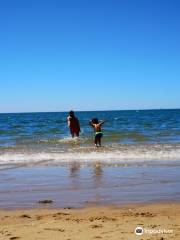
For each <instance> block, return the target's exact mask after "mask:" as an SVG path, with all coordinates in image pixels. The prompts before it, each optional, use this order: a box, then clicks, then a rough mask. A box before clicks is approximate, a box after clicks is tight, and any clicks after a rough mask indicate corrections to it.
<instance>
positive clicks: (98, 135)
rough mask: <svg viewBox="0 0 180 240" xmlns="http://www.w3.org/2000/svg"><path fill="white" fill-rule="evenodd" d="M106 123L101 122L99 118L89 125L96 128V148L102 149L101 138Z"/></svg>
mask: <svg viewBox="0 0 180 240" xmlns="http://www.w3.org/2000/svg"><path fill="white" fill-rule="evenodd" d="M104 123H105V121H99V120H98V119H97V118H93V119H92V120H91V121H90V122H89V124H90V125H91V127H93V128H94V132H95V136H94V144H95V147H101V138H102V136H103V133H102V130H101V126H102V125H103V124H104Z"/></svg>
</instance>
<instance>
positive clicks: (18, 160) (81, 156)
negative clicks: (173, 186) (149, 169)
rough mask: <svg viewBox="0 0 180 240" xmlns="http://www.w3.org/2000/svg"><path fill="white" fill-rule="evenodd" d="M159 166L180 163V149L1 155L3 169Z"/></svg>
mask: <svg viewBox="0 0 180 240" xmlns="http://www.w3.org/2000/svg"><path fill="white" fill-rule="evenodd" d="M148 161H151V162H154V163H157V162H158V161H161V162H162V161H168V162H172V161H180V148H179V147H174V146H173V147H172V146H171V145H164V146H161V145H160V146H158V145H155V146H148V145H147V146H143V145H142V146H138V147H136V146H126V147H125V146H122V147H119V148H118V149H116V148H113V147H112V148H110V149H109V148H104V149H103V148H102V149H97V150H94V149H92V148H87V149H86V148H85V149H81V148H79V149H75V150H72V151H71V152H68V151H67V152H4V153H3V154H1V155H0V165H1V166H2V165H16V164H25V165H32V164H33V165H39V164H40V165H43V164H44V165H47V164H48V165H54V164H60V163H71V162H79V163H93V162H102V163H107V164H111V163H112V164H113V163H120V164H121V163H122V164H131V163H137V162H141V163H147V162H148Z"/></svg>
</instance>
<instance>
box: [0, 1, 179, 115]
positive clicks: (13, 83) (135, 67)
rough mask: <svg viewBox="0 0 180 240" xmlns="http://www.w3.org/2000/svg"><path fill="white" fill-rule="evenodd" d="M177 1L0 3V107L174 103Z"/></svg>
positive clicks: (96, 107)
mask: <svg viewBox="0 0 180 240" xmlns="http://www.w3.org/2000/svg"><path fill="white" fill-rule="evenodd" d="M179 12H180V1H178V0H6V1H1V3H0V25H1V28H0V34H1V36H0V66H1V70H0V89H1V91H0V112H28V111H31V112H32V111H64V110H69V109H71V108H72V109H74V110H105V109H108V110H109V109H142V108H143V109H144V108H145V109H148V108H179V107H180V14H179Z"/></svg>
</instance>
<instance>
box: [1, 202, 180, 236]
mask: <svg viewBox="0 0 180 240" xmlns="http://www.w3.org/2000/svg"><path fill="white" fill-rule="evenodd" d="M0 219H1V221H0V239H2V240H8V239H9V240H12V239H27V240H35V239H39V240H40V239H45V240H46V239H47V240H49V239H53V240H56V239H57V240H59V239H61V240H80V239H82V240H84V239H86V240H91V239H111V240H121V239H122V240H126V239H129V240H131V239H157V240H168V239H176V240H177V239H180V226H179V222H180V204H179V203H159V204H149V205H131V206H130V205H129V206H123V207H117V206H101V207H100V206H99V207H97V206H93V207H86V208H81V209H68V208H66V209H65V208H63V209H32V210H13V211H12V210H11V211H9V210H1V211H0ZM137 226H139V227H142V228H143V229H144V233H143V235H141V236H138V235H136V234H135V233H134V231H135V229H136V227H137Z"/></svg>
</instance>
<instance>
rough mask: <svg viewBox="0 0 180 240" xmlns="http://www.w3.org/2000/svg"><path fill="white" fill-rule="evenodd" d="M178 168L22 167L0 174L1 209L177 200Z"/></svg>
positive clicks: (179, 180)
mask: <svg viewBox="0 0 180 240" xmlns="http://www.w3.org/2000/svg"><path fill="white" fill-rule="evenodd" d="M179 182H180V177H179V166H176V165H172V166H165V165H164V166H163V165H162V166H138V165H137V166H128V167H125V166H118V165H113V166H105V165H102V164H94V165H91V166H82V165H78V164H77V163H74V164H70V165H67V166H57V167H48V166H47V167H26V168H22V167H21V168H15V169H9V170H7V169H6V170H1V171H0V209H17V208H20V209H22V208H26V209H27V208H29V209H30V208H39V207H41V205H40V204H39V203H38V201H40V200H44V199H48V200H52V201H53V202H52V204H50V205H49V206H48V207H51V208H64V207H75V208H79V207H84V206H87V204H88V205H93V204H95V205H107V204H115V205H127V204H137V203H151V202H159V201H174V200H176V201H180V191H179Z"/></svg>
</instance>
